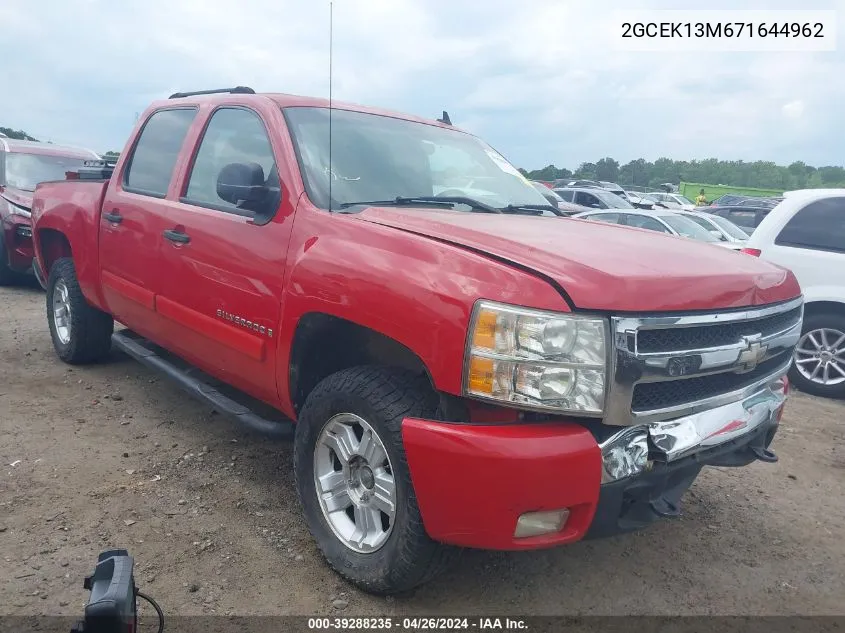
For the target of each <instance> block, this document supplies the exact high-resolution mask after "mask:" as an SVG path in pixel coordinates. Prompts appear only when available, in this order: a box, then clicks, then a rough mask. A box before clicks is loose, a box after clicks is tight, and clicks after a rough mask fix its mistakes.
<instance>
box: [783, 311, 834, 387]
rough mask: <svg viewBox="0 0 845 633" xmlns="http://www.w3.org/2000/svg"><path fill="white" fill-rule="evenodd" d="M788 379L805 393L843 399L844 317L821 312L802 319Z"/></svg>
mask: <svg viewBox="0 0 845 633" xmlns="http://www.w3.org/2000/svg"><path fill="white" fill-rule="evenodd" d="M789 379H790V381H792V383H793V384H794V385H795V386H796V387H798V389H800V390H801V391H804V392H806V393H810V394H813V395H816V396H822V397H825V398H845V315H842V314H836V313H821V314H811V315H810V316H808V317H806V318H805V319H804V327H803V328H802V330H801V338H800V340H799V341H798V345H797V346H796V348H795V356H794V358H793V361H792V367H791V368H790V370H789Z"/></svg>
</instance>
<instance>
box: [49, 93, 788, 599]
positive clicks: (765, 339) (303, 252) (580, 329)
mask: <svg viewBox="0 0 845 633" xmlns="http://www.w3.org/2000/svg"><path fill="white" fill-rule="evenodd" d="M444 119H445V120H447V121H448V118H447V117H444ZM98 169H99V168H98ZM111 171H112V170H111V169H106V170H105V173H102V174H94V176H97V175H99V176H103V177H104V178H100V179H92V178H91V176H92V174H90V173H87V172H84V170H81V171H80V174H79V175H78V179H77V180H72V181H66V182H52V183H46V184H42V185H40V186H39V187H38V189H37V190H36V192H35V200H34V203H33V220H34V231H35V237H34V239H35V251H36V257H37V267H38V269H39V271H40V273H39V276H40V277H41V279H42V281H43V282H44V284H45V286H46V289H47V320H48V323H49V329H50V334H51V336H52V340H53V343H54V345H55V349H56V352H57V353H58V356H59V357H60V358H61V359H62V360H64V361H66V362H69V363H86V362H92V361H96V360H97V359H100V358H102V357H103V356H104V355H106V354H107V353H108V352H109V349H110V348H111V347H112V346H115V347H117V348H119V349H121V350H123V351H125V352H126V353H128V354H129V355H130V356H132V357H134V358H136V359H138V360H139V361H141V362H143V363H145V364H147V365H149V366H151V367H154V368H156V369H158V370H160V371H163V372H165V373H166V374H168V375H169V376H170V377H171V378H173V379H174V380H176V381H177V382H178V383H179V384H180V385H181V386H182V387H184V388H185V389H186V390H188V391H190V392H191V393H193V394H194V395H195V396H197V397H198V398H202V399H204V400H205V401H207V402H209V403H210V404H211V406H213V407H214V408H215V409H216V410H218V411H221V412H225V413H229V414H231V415H233V416H234V417H236V418H238V419H240V420H241V421H242V422H244V423H245V424H247V425H250V426H251V427H253V428H256V429H259V430H263V431H267V432H268V433H275V434H276V435H282V436H284V435H291V436H294V464H293V467H294V469H295V473H296V482H297V492H298V495H299V498H300V500H301V503H302V508H303V511H304V515H305V519H306V522H307V524H308V527H309V529H310V531H311V533H312V534H313V536H314V538H315V540H316V542H317V544H318V546H319V548H320V549H321V551H322V552H323V554H324V555H325V557H326V559H327V561H328V562H329V564H330V565H331V566H332V567H333V568H334V569H335V570H336V571H337V572H339V573H340V574H342V575H343V576H345V577H346V578H348V579H350V580H351V581H353V582H355V583H357V584H358V585H359V586H361V587H363V588H364V589H366V590H368V591H371V592H375V593H390V592H400V591H405V590H408V589H410V588H412V587H414V586H417V585H419V584H421V583H423V582H425V581H426V580H428V579H430V578H431V577H432V576H433V575H434V574H435V573H436V572H438V571H439V570H440V569H442V568H443V567H444V565H445V564H446V563H447V562H448V561H449V560H451V559H452V557H453V555H454V554H455V553H456V552H458V551H460V548H463V547H471V548H489V549H498V550H530V549H538V548H545V547H550V546H555V545H561V544H565V543H572V542H574V541H577V540H579V539H582V538H585V537H596V536H607V535H612V534H617V533H620V532H626V531H629V530H634V529H637V528H641V527H643V526H646V525H648V524H649V523H651V522H653V521H655V520H656V519H658V518H661V517H673V516H677V515H678V514H679V511H680V500H681V496H682V495H683V493H684V492H685V491H686V490H687V489H688V488H689V486H690V485H691V484H692V482H693V480H695V478H696V477H697V475H698V474H699V471H700V470H701V469H702V467H703V466H705V465H718V466H744V465H747V464H750V463H751V462H754V461H755V460H762V461H764V462H773V461H776V460H777V457H776V455H775V454H774V453H773V452H772V451H771V450H770V449H769V445H770V443H771V442H772V439H773V437H774V435H775V433H776V431H777V429H778V423H779V421H780V417H781V414H782V410H783V405H784V401H785V399H786V395H787V391H788V385H787V380H786V377H785V375H786V372H787V369H788V368H789V365H790V360H791V357H792V353H793V348H794V346H795V344H796V342H797V340H798V337H799V334H800V331H801V324H802V319H803V299H802V295H801V290H800V288H799V285H798V283H797V282H796V280H795V278H794V276H793V275H792V274H791V273H790V272H788V271H786V270H784V269H781V268H778V267H776V266H773V265H770V264H768V263H766V262H764V261H760V260H759V259H756V258H753V257H745V256H742V255H740V254H737V253H733V252H730V251H727V250H726V249H722V248H718V247H714V246H711V245H709V244H704V243H696V242H693V241H689V240H684V239H682V238H676V237H671V236H666V235H659V234H656V233H653V232H649V231H642V230H638V229H632V228H627V227H620V226H611V225H604V224H602V223H598V222H588V221H582V220H573V219H568V218H563V217H557V212H556V210H554V209H553V208H552V207H551V206H549V205H548V203H547V202H546V201H545V199H544V198H543V196H542V195H541V194H540V193H539V192H538V191H537V190H535V189H534V188H533V187H532V186H531V185H530V184H529V183H528V181H526V180H525V179H524V178H523V177H522V176H521V174H520V173H519V172H518V171H517V170H516V169H515V168H514V167H513V166H512V165H511V164H510V163H508V162H507V161H506V160H505V159H504V158H503V157H502V156H501V155H500V154H499V153H498V152H496V151H495V150H493V149H492V148H491V147H490V146H488V145H487V144H485V143H484V142H482V141H481V140H480V139H478V138H476V137H475V136H473V135H471V134H468V133H466V132H463V131H460V130H458V129H455V128H453V127H452V126H451V125H450V124H448V122H447V123H444V122H443V121H441V120H438V121H429V120H423V119H419V118H415V117H411V116H406V115H402V114H397V113H391V112H384V111H381V110H376V109H371V108H366V107H361V106H355V105H349V104H337V103H335V104H332V107H329V104H328V103H327V102H326V101H325V100H323V99H315V98H305V97H298V96H290V95H281V94H255V93H254V92H253V91H252V90H251V89H248V88H243V87H238V88H235V89H230V90H226V91H211V94H198V93H181V94H176V95H173V96H172V97H171V98H170V99H167V100H162V101H159V102H156V103H154V104H152V105H151V106H150V107H149V109H148V110H147V111H146V112H145V113H144V114H143V116H142V117H141V118H140V119H139V123H138V125H137V127H136V129H135V130H134V132H133V134H132V137H131V139H130V140H129V142H128V144H127V146H126V148H125V150H124V151H123V153H122V154H121V156H120V159H119V160H118V161H117V164H116V165H114V168H113V173H110V172H111ZM83 172H84V173H83ZM115 321H117V322H119V323H121V324H123V325H124V326H125V327H126V329H121V330H119V331H116V332H114V331H113V330H114V322H115ZM268 405H269V406H268ZM267 410H271V411H270V412H269V413H267V412H266V411H267ZM273 412H280V413H281V414H283V415H284V419H283V420H281V421H280V420H276V419H274V418H273Z"/></svg>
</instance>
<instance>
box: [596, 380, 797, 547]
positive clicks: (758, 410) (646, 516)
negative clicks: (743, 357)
mask: <svg viewBox="0 0 845 633" xmlns="http://www.w3.org/2000/svg"><path fill="white" fill-rule="evenodd" d="M788 390H789V384H788V380H787V378H786V376H781V377H777V378H775V379H772V380H771V381H769V382H768V383H766V384H765V385H763V386H762V387H761V388H760V389H759V390H757V391H756V392H755V393H753V394H751V395H749V396H748V397H746V398H745V399H743V400H741V401H738V402H733V403H730V404H727V405H724V406H721V407H718V408H715V409H711V410H708V411H703V412H700V413H696V414H694V415H689V416H685V417H683V418H679V419H677V420H672V421H668V422H656V423H652V424H649V425H647V426H644V427H636V428H635V429H625V430H623V431H620V432H619V433H617V434H615V435H614V436H612V437H611V438H608V439H607V440H605V441H604V442H602V443H601V444H600V445H599V446H600V448H601V449H602V471H603V472H602V485H601V491H600V494H599V502H598V505H597V507H596V513H595V516H594V518H593V521H592V523H591V524H590V529H589V531H588V534H587V537H588V538H595V537H600V536H611V535H613V534H619V533H621V532H628V531H631V530H635V529H639V528H642V527H644V526H646V525H648V524H649V523H652V522H653V521H655V520H657V519H660V518H663V517H673V516H677V515H679V514H680V500H681V497H682V495H683V494H684V493H685V492H686V491H687V489H688V488H689V487H690V486H691V485H692V483H693V481H695V478H696V477H697V476H698V474H699V472H700V471H701V469H702V468H703V467H704V466H708V465H709V466H746V465H748V464H750V463H751V462H753V461H755V460H762V461H765V462H774V461H777V457H776V456H775V454H774V453H773V452H772V451H770V450H769V445H770V444H771V443H772V440H773V439H774V436H775V434H776V433H777V429H778V424H779V423H780V418H781V415H782V414H783V406H784V404H785V402H786V397H787V393H788ZM637 429H639V433H640V435H639V436H638V435H637ZM643 436H645V437H646V438H647V440H646V441H647V445H648V450H647V454H646V455H647V456H643V452H642V443H643V439H642V438H643ZM620 439H623V440H627V441H626V442H622V443H620V442H619V440H620ZM626 449H627V453H626V452H625V450H626ZM614 451H615V452H614ZM620 453H621V454H620ZM626 469H627V470H626ZM634 469H636V472H632V470H634ZM619 475H622V476H619Z"/></svg>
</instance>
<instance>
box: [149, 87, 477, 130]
mask: <svg viewBox="0 0 845 633" xmlns="http://www.w3.org/2000/svg"><path fill="white" fill-rule="evenodd" d="M265 99H269V100H270V101H273V102H275V103H276V105H278V106H279V107H280V108H294V107H312V108H328V107H329V100H328V99H325V98H323V97H304V96H301V95H292V94H285V93H270V92H259V93H256V94H242V93H235V94H229V93H225V92H224V93H217V94H209V95H195V96H187V97H177V98H171V99H162V100H159V101H156V102H155V103H153V104H152V106H151V107H153V108H161V107H166V106H168V105H171V106H172V105H174V104H175V103H187V104H199V103H208V102H209V101H210V102H213V103H230V102H231V103H248V102H250V101H259V100H265ZM331 107H332V109H335V110H351V111H354V112H365V113H368V114H378V115H381V116H388V117H392V118H395V119H405V120H406V121H415V122H417V123H425V124H427V125H436V126H437V127H442V128H446V129H450V130H458V131H460V132H465V130H461V129H460V128H458V127H455V126H454V125H448V124H445V123H441V122H440V121H436V120H434V119H433V118H432V119H427V118H423V117H418V116H415V115H413V114H407V113H405V112H398V111H395V110H386V109H383V108H375V107H371V106H365V105H361V104H357V103H350V102H345V101H337V100H334V99H333V100H332V102H331Z"/></svg>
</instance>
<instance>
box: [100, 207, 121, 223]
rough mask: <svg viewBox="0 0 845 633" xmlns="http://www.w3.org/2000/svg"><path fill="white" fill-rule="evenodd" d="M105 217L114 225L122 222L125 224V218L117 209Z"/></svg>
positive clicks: (104, 215) (107, 213)
mask: <svg viewBox="0 0 845 633" xmlns="http://www.w3.org/2000/svg"><path fill="white" fill-rule="evenodd" d="M103 217H104V218H105V219H106V220H108V221H109V222H111V223H113V224H120V223H121V222H123V216H122V215H120V211H118V210H117V209H114V210H113V211H108V212H106V213H104V214H103Z"/></svg>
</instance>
